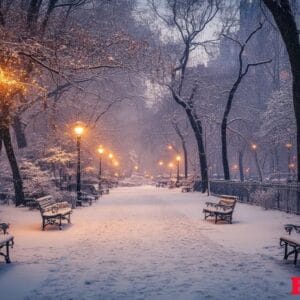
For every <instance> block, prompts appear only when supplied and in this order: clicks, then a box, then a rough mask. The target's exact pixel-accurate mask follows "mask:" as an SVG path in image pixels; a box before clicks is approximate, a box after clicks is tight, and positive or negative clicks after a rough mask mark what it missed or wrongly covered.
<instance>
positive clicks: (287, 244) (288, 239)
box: [280, 224, 300, 265]
mask: <svg viewBox="0 0 300 300" xmlns="http://www.w3.org/2000/svg"><path fill="white" fill-rule="evenodd" d="M284 228H285V230H286V232H287V233H288V235H287V236H282V237H280V246H282V247H284V257H283V259H285V260H287V259H288V257H289V256H290V255H292V254H294V264H295V265H296V264H297V259H298V254H299V252H300V226H297V225H293V224H287V225H285V226H284ZM292 232H293V234H291V233H292Z"/></svg>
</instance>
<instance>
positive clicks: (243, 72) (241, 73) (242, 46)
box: [221, 23, 272, 180]
mask: <svg viewBox="0 0 300 300" xmlns="http://www.w3.org/2000/svg"><path fill="white" fill-rule="evenodd" d="M262 26H263V25H262V24H261V23H260V24H259V26H258V27H257V28H256V29H255V30H253V31H252V32H251V33H250V34H249V35H248V37H247V38H246V40H245V42H244V43H241V42H240V41H238V40H236V39H233V38H231V37H229V36H227V35H224V36H225V37H226V38H228V39H230V40H232V41H233V42H235V43H237V44H238V46H239V47H240V51H239V55H238V60H239V65H238V67H239V70H238V75H237V78H236V80H235V82H234V83H233V85H232V88H231V89H230V91H229V95H228V99H227V102H226V106H225V111H224V114H223V119H222V124H221V140H222V162H223V169H224V179H225V180H230V169H229V163H228V152H227V124H228V116H229V114H230V111H231V108H232V103H233V99H234V95H235V93H236V91H237V89H238V87H239V85H240V83H241V82H242V80H243V78H244V77H245V76H246V75H247V73H248V72H249V70H250V68H251V67H256V66H259V65H263V64H267V63H270V62H271V61H272V60H264V61H260V62H256V63H246V65H245V62H244V58H243V54H244V52H245V49H246V46H247V44H248V43H249V42H250V40H251V38H252V37H253V36H254V35H255V34H256V33H257V32H258V31H259V30H260V29H261V28H262Z"/></svg>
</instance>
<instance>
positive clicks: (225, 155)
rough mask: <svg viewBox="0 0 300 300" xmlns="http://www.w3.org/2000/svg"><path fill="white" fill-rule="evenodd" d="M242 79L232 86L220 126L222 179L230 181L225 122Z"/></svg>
mask: <svg viewBox="0 0 300 300" xmlns="http://www.w3.org/2000/svg"><path fill="white" fill-rule="evenodd" d="M241 79H242V77H239V78H238V79H237V81H236V82H235V83H234V85H233V86H232V88H231V90H230V92H229V96H228V100H227V103H226V108H225V111H224V114H223V119H222V125H221V141H222V162H223V170H224V179H225V180H230V170H229V163H228V151H227V122H228V116H229V113H230V110H231V106H232V101H233V97H234V94H235V92H236V90H237V88H238V86H239V84H240V82H241Z"/></svg>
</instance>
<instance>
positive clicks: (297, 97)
mask: <svg viewBox="0 0 300 300" xmlns="http://www.w3.org/2000/svg"><path fill="white" fill-rule="evenodd" d="M263 3H264V4H265V6H266V7H267V8H268V9H269V11H270V12H271V14H272V15H273V18H274V20H275V23H276V25H277V27H278V29H279V31H280V33H281V37H282V39H283V41H284V44H285V46H286V49H287V52H288V56H289V60H290V65H291V70H292V76H293V102H294V113H295V118H296V127H297V161H298V167H297V168H298V169H297V171H298V172H297V173H298V179H297V180H298V182H300V163H299V162H300V60H299V57H300V41H299V30H298V28H297V24H296V20H295V16H294V14H293V12H292V8H291V1H289V0H277V1H274V0H263Z"/></svg>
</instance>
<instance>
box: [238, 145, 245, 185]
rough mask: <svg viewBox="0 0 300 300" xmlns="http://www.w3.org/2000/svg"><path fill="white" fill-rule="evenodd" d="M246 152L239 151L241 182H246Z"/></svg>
mask: <svg viewBox="0 0 300 300" xmlns="http://www.w3.org/2000/svg"><path fill="white" fill-rule="evenodd" d="M243 158H244V151H243V150H240V151H239V172H240V181H241V182H244V179H245V176H244V162H243Z"/></svg>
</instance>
